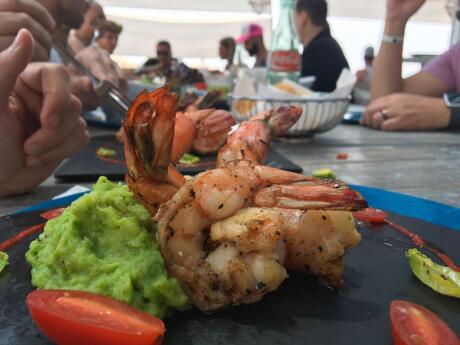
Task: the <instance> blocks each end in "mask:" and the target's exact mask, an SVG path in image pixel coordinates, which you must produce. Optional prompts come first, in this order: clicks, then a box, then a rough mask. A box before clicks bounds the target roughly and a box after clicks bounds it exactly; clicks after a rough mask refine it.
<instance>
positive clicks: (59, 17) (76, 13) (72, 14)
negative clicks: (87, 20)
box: [36, 0, 100, 110]
mask: <svg viewBox="0 0 460 345" xmlns="http://www.w3.org/2000/svg"><path fill="white" fill-rule="evenodd" d="M36 1H37V2H39V3H40V4H41V5H43V7H45V8H46V9H47V10H48V12H49V13H50V14H51V16H52V17H53V19H54V21H55V23H56V26H55V29H54V31H53V32H52V36H53V41H54V42H55V45H56V46H59V49H60V50H61V52H59V51H58V50H57V49H55V48H53V49H51V54H50V56H51V57H50V61H51V62H54V63H58V64H62V65H64V66H67V67H68V70H69V73H70V83H71V89H72V93H73V94H74V95H76V96H77V97H78V98H79V99H80V101H81V102H82V105H83V109H84V110H92V109H95V108H97V107H98V106H99V105H100V99H99V96H98V95H97V93H96V91H95V90H94V86H93V84H92V82H91V79H89V78H88V77H86V76H82V75H80V74H79V72H78V71H77V70H76V69H75V68H72V67H70V65H71V63H70V61H69V59H68V58H66V56H65V54H64V53H63V52H62V50H67V51H69V52H70V53H72V52H71V51H70V49H69V47H68V46H67V38H68V36H69V31H70V30H71V29H78V28H79V27H80V26H81V24H82V23H83V20H84V15H85V12H86V10H87V9H88V8H89V3H88V2H87V1H85V0H36Z"/></svg>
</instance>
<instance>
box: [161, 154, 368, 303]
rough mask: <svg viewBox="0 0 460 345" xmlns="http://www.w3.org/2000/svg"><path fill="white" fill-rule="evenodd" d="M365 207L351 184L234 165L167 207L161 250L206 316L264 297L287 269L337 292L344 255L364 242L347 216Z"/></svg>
mask: <svg viewBox="0 0 460 345" xmlns="http://www.w3.org/2000/svg"><path fill="white" fill-rule="evenodd" d="M334 185H335V182H334ZM362 204H363V200H362V199H361V197H360V195H359V194H357V193H355V192H353V191H351V190H350V189H348V188H347V187H346V186H344V185H341V186H340V187H338V188H335V187H334V186H333V185H332V184H327V183H323V181H317V180H315V179H312V178H308V177H305V176H303V175H300V174H295V173H290V172H283V171H280V170H277V169H274V168H269V167H264V166H256V165H253V164H251V163H250V162H246V161H241V162H238V161H237V162H232V163H229V165H228V166H226V167H223V168H220V169H215V170H211V171H208V172H205V173H202V174H200V175H198V176H196V177H195V178H194V179H192V180H190V181H188V182H187V183H186V184H185V186H184V187H182V188H181V189H180V190H179V191H178V192H177V193H176V194H175V195H174V196H173V197H172V199H171V200H170V201H168V202H167V203H166V204H164V205H163V206H162V208H161V209H160V211H159V213H158V215H157V217H156V219H157V221H158V236H159V242H160V246H161V247H160V248H161V252H162V254H163V256H164V258H165V263H166V266H167V267H168V271H169V272H170V273H171V274H172V275H173V276H174V277H176V278H177V279H179V281H180V282H181V285H182V287H183V288H184V289H185V291H186V293H187V294H188V296H189V297H190V298H191V300H192V302H193V303H194V304H195V305H196V306H197V307H198V308H200V309H202V310H206V311H211V310H216V309H221V308H224V307H228V306H231V305H238V304H242V303H252V302H256V301H258V300H260V299H261V298H262V297H263V296H264V295H265V294H267V293H268V292H270V291H274V290H276V289H277V288H278V286H279V285H280V284H281V283H282V281H284V279H286V278H287V272H286V269H288V270H295V271H310V272H313V273H314V274H316V275H318V276H322V277H324V278H325V279H327V280H328V281H329V283H330V284H331V285H333V286H335V287H338V286H340V285H341V282H342V273H343V263H344V255H345V252H346V251H347V250H348V249H350V248H352V247H353V246H355V245H356V244H357V243H358V242H359V240H360V235H359V233H358V232H357V231H356V229H355V223H354V220H353V217H352V215H351V213H349V212H344V211H347V210H355V209H359V208H360V207H361V205H362Z"/></svg>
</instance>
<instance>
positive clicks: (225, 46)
mask: <svg viewBox="0 0 460 345" xmlns="http://www.w3.org/2000/svg"><path fill="white" fill-rule="evenodd" d="M235 48H236V42H235V40H234V39H233V37H225V38H223V39H221V40H220V42H219V57H220V58H221V59H224V60H226V61H227V64H226V65H225V70H226V71H228V70H230V69H231V68H232V66H233V57H234V55H235Z"/></svg>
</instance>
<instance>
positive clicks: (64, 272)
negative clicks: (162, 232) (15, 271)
mask: <svg viewBox="0 0 460 345" xmlns="http://www.w3.org/2000/svg"><path fill="white" fill-rule="evenodd" d="M155 226H156V224H155V223H154V222H153V221H152V220H151V217H150V215H149V213H148V212H147V211H146V210H145V209H144V207H143V206H142V205H140V204H139V203H138V202H137V201H136V200H135V198H134V197H133V195H132V194H131V192H130V191H129V190H128V188H127V187H126V186H123V185H121V184H114V183H112V182H110V181H108V180H107V178H105V177H101V178H99V181H98V182H97V184H96V185H94V187H93V190H92V192H91V193H89V194H86V195H85V196H83V197H81V198H80V199H78V200H77V201H75V202H74V203H73V204H72V205H71V206H69V207H68V208H67V209H66V210H65V211H64V213H63V214H62V215H61V216H59V217H58V218H56V219H53V220H51V221H49V222H48V223H47V224H46V226H45V230H44V233H43V234H41V235H40V237H39V238H38V239H37V240H36V241H34V242H32V243H31V245H30V249H29V251H28V252H27V253H26V259H27V261H28V262H29V263H30V264H31V265H32V284H33V285H34V286H36V287H38V288H41V289H69V290H82V291H89V292H94V293H99V294H103V295H106V296H110V297H112V298H115V299H117V300H120V301H123V302H126V303H128V304H130V305H132V306H133V307H136V308H138V309H141V310H144V311H146V312H148V313H151V314H153V315H155V316H157V317H160V318H163V317H165V316H167V315H168V314H170V313H171V312H172V311H173V310H174V309H179V310H183V309H186V308H187V307H188V306H189V302H188V299H187V297H186V296H185V295H184V293H183V292H182V289H181V287H180V285H179V283H178V282H177V280H176V279H173V278H170V277H168V275H167V272H166V269H165V266H164V262H163V258H162V256H161V254H160V251H159V249H158V244H157V242H156V238H155Z"/></svg>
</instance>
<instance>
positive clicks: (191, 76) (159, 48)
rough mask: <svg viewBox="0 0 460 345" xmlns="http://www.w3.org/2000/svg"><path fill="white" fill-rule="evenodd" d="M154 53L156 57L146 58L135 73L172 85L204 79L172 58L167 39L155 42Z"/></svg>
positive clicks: (196, 71)
mask: <svg viewBox="0 0 460 345" xmlns="http://www.w3.org/2000/svg"><path fill="white" fill-rule="evenodd" d="M156 54H157V57H156V58H150V59H148V60H147V61H146V62H145V63H144V65H143V66H142V67H141V68H140V69H139V70H137V71H136V74H138V75H140V74H143V75H145V76H146V77H147V78H148V79H150V80H155V79H157V81H156V82H159V83H167V84H169V85H171V86H172V87H176V86H177V87H178V86H181V85H185V84H194V83H201V82H203V81H204V78H203V76H202V75H201V73H199V71H198V70H196V69H193V68H190V67H188V66H187V65H186V64H184V63H182V62H179V61H178V60H177V59H175V58H173V54H172V49H171V44H170V43H169V42H168V41H165V40H163V41H159V42H158V43H157V45H156ZM158 79H159V80H158ZM176 91H178V90H176Z"/></svg>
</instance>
